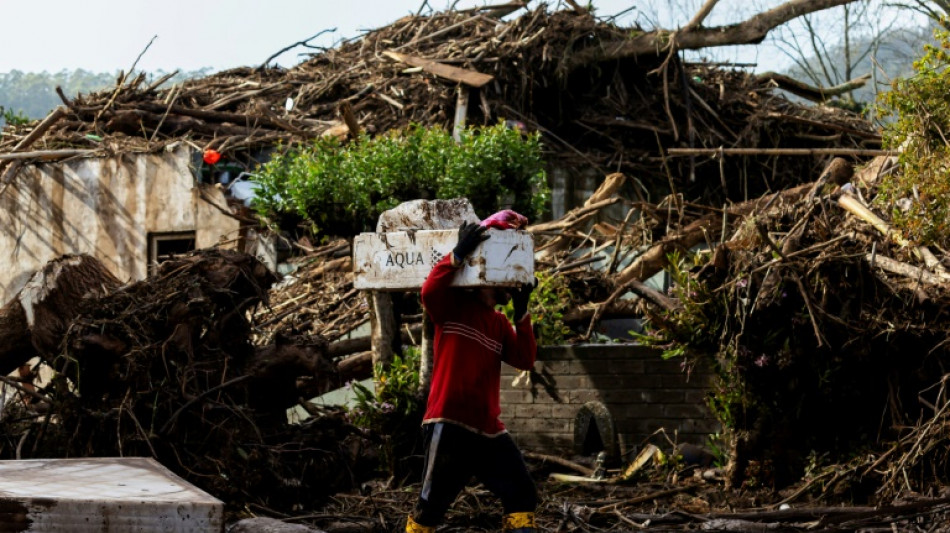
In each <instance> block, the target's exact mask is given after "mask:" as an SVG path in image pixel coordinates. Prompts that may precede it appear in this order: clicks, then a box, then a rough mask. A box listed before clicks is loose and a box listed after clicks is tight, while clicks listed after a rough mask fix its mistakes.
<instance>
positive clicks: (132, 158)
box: [0, 146, 239, 302]
mask: <svg viewBox="0 0 950 533" xmlns="http://www.w3.org/2000/svg"><path fill="white" fill-rule="evenodd" d="M191 153H192V152H191V149H190V148H187V147H183V146H180V147H178V148H177V149H175V150H174V151H170V152H163V153H158V154H124V155H117V156H113V157H105V158H88V159H77V160H74V161H70V162H56V163H43V164H36V165H30V166H24V167H23V168H21V169H20V171H19V173H18V174H17V175H16V177H15V178H14V180H13V182H12V183H11V184H10V186H9V187H8V188H7V190H5V191H4V192H3V194H2V195H0V261H2V263H0V264H2V265H3V268H0V298H2V300H0V302H7V301H9V300H10V298H12V297H13V296H14V295H15V294H16V293H17V291H19V290H20V288H22V286H23V284H24V283H26V280H27V279H28V278H29V276H30V275H31V274H32V273H33V272H34V271H35V270H37V269H39V268H40V267H42V266H43V265H44V264H46V262H47V261H49V260H51V259H54V258H56V257H59V256H60V255H63V254H68V253H86V254H90V255H93V256H95V257H96V258H98V259H99V260H100V261H102V263H103V264H104V265H105V266H106V267H107V268H108V269H109V270H110V271H112V273H113V274H115V275H116V276H117V277H118V278H119V279H120V280H123V281H126V280H139V279H143V278H144V277H145V276H146V273H147V270H148V263H147V253H148V234H149V233H152V232H177V231H195V232H196V246H197V247H198V248H204V247H208V246H212V245H214V244H215V243H216V242H218V241H220V240H226V239H234V238H236V237H237V236H238V229H239V223H238V221H237V220H235V219H233V218H231V217H228V216H226V215H225V214H224V213H222V212H221V211H220V210H219V209H216V208H215V207H213V206H211V205H209V204H208V203H207V202H206V201H205V200H203V199H202V198H201V196H204V197H206V198H208V199H210V200H212V201H213V202H214V203H215V204H216V205H218V206H219V207H221V208H222V209H224V210H228V208H227V206H226V203H225V200H224V196H223V193H222V192H221V191H220V190H218V189H216V188H214V187H206V186H202V189H201V194H199V189H198V188H197V184H196V183H195V181H194V177H193V175H192V172H191V169H190V168H189V166H188V164H189V162H190V161H191ZM232 247H233V246H232Z"/></svg>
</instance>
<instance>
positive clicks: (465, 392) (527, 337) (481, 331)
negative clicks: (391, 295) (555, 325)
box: [422, 253, 537, 436]
mask: <svg viewBox="0 0 950 533" xmlns="http://www.w3.org/2000/svg"><path fill="white" fill-rule="evenodd" d="M451 255H452V254H451V253H450V254H448V255H446V256H445V257H444V258H442V260H441V261H439V262H438V263H437V264H436V265H435V266H434V267H432V271H431V272H430V273H429V276H428V277H427V278H426V280H425V283H423V284H422V303H423V305H424V306H425V309H426V312H427V313H429V317H430V318H431V319H432V322H433V323H434V324H435V341H434V350H433V351H434V354H433V369H432V385H431V388H430V389H429V403H428V405H427V408H426V414H425V417H424V419H423V421H422V423H423V424H426V423H430V422H451V423H455V424H458V425H461V426H464V427H466V428H468V429H470V430H472V431H476V432H478V433H482V434H485V435H489V436H491V435H498V434H500V433H504V432H505V425H504V424H503V423H502V422H501V420H500V419H499V418H498V417H499V415H500V414H501V407H500V406H499V401H498V397H499V386H500V382H501V363H502V362H505V363H508V364H509V365H511V366H513V367H515V368H518V369H521V370H528V369H530V368H532V366H533V365H534V360H535V355H536V354H537V343H536V341H535V339H534V332H533V331H532V329H531V316H530V315H528V314H526V315H525V316H524V318H522V319H521V320H520V321H519V322H518V324H517V327H516V328H512V327H511V323H510V322H509V321H508V319H507V318H506V317H505V315H504V314H502V313H499V312H498V311H495V310H494V309H492V308H491V307H489V306H488V305H487V304H485V303H484V302H482V301H481V300H480V299H479V298H478V295H477V294H475V293H474V292H471V291H465V290H463V289H458V288H454V287H450V284H451V283H452V278H453V277H454V276H455V273H456V272H457V270H458V269H457V268H455V267H454V266H452V262H451Z"/></svg>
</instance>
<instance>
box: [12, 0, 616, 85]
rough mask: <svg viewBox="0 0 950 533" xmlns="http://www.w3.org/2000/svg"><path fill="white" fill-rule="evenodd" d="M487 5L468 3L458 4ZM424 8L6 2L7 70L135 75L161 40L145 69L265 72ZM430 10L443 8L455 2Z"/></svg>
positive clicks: (390, 0) (273, 1)
mask: <svg viewBox="0 0 950 533" xmlns="http://www.w3.org/2000/svg"><path fill="white" fill-rule="evenodd" d="M633 1H634V0H598V2H597V4H598V5H599V4H603V5H604V9H605V10H607V9H608V8H609V7H610V6H614V5H616V6H621V7H618V8H617V11H619V10H622V9H624V8H625V7H627V6H629V5H631V3H632V2H633ZM494 3H504V2H503V1H498V2H494ZM485 4H486V2H484V1H479V0H460V1H459V3H458V6H457V7H458V8H464V7H471V6H478V5H485ZM421 5H422V0H411V1H409V0H268V1H266V2H265V1H260V0H256V1H255V0H188V1H186V0H158V1H156V0H83V1H81V2H77V1H75V0H0V13H2V18H3V24H2V27H0V72H8V71H10V70H21V71H25V72H39V71H43V70H46V71H49V72H57V71H60V70H63V69H69V70H72V69H76V68H82V69H85V70H90V71H93V72H114V71H116V70H119V69H122V70H127V69H128V68H129V67H130V66H131V65H132V64H133V63H134V62H135V58H136V57H137V56H138V55H139V54H140V53H141V52H142V50H144V49H145V47H146V45H148V43H149V41H150V40H151V39H152V37H153V36H156V35H157V36H158V37H157V38H156V39H155V42H153V43H152V45H151V46H150V47H149V49H148V51H147V52H146V53H145V55H144V56H143V57H142V59H141V60H140V61H139V63H138V65H137V69H138V70H145V71H155V70H159V69H161V70H164V71H172V70H174V69H176V68H180V69H182V70H197V69H200V68H203V67H211V68H213V69H215V70H220V69H225V68H231V67H238V66H257V65H259V64H260V63H262V62H263V61H264V60H265V59H267V58H268V57H269V56H270V55H271V54H273V53H275V52H277V51H278V50H280V49H281V48H284V47H285V46H288V45H290V44H293V43H295V42H297V41H302V40H304V39H307V38H308V37H311V36H312V35H314V34H316V33H318V32H320V31H321V30H324V29H329V28H336V29H337V31H336V32H335V33H333V34H329V35H325V36H323V37H321V38H320V39H318V40H315V41H313V43H312V44H316V45H319V46H330V45H332V44H333V43H334V42H336V41H338V40H339V39H341V38H344V37H346V38H349V37H355V36H358V35H359V34H360V33H361V30H366V29H372V28H376V27H379V26H384V25H386V24H389V23H391V22H393V21H395V20H397V19H398V18H400V17H402V16H405V15H408V14H411V13H415V12H416V11H418V9H419V7H420V6H421ZM429 5H431V6H432V7H433V8H436V9H444V8H445V7H446V6H448V5H450V2H448V1H446V0H430V1H429ZM305 50H306V49H305V48H303V47H298V48H296V49H294V50H291V51H290V52H287V53H285V54H284V55H282V56H281V57H279V58H278V63H280V64H281V65H283V66H291V65H293V64H296V63H298V62H299V61H300V60H301V59H302V57H301V56H299V55H298V54H299V53H300V52H303V51H305Z"/></svg>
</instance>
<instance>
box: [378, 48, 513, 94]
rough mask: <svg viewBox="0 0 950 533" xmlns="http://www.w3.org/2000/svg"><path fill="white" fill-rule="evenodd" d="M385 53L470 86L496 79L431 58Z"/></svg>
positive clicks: (392, 57)
mask: <svg viewBox="0 0 950 533" xmlns="http://www.w3.org/2000/svg"><path fill="white" fill-rule="evenodd" d="M383 54H384V55H386V56H387V57H389V58H391V59H393V60H395V61H399V62H400V63H405V64H407V65H412V66H414V67H419V68H421V69H422V70H424V71H426V72H428V73H430V74H435V75H436V76H439V77H441V78H445V79H448V80H452V81H455V82H458V83H464V84H465V85H468V86H470V87H475V88H478V87H481V86H483V85H485V84H486V83H488V82H490V81H492V80H493V79H495V77H494V76H492V75H491V74H483V73H481V72H478V71H475V70H470V69H464V68H459V67H453V66H449V65H446V64H444V63H439V62H438V61H433V60H431V59H425V58H422V57H416V56H410V55H406V54H400V53H399V52H393V51H391V50H387V51H385V52H383Z"/></svg>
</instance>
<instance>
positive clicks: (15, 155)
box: [0, 149, 96, 161]
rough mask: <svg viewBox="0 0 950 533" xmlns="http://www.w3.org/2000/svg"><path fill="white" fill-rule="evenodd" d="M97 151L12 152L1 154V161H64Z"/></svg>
mask: <svg viewBox="0 0 950 533" xmlns="http://www.w3.org/2000/svg"><path fill="white" fill-rule="evenodd" d="M95 152H96V151H95V150H74V149H67V150H38V151H35V152H12V153H7V154H0V161H8V160H12V159H41V160H44V161H48V160H51V159H62V158H64V157H72V156H74V155H91V154H94V153H95Z"/></svg>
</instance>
